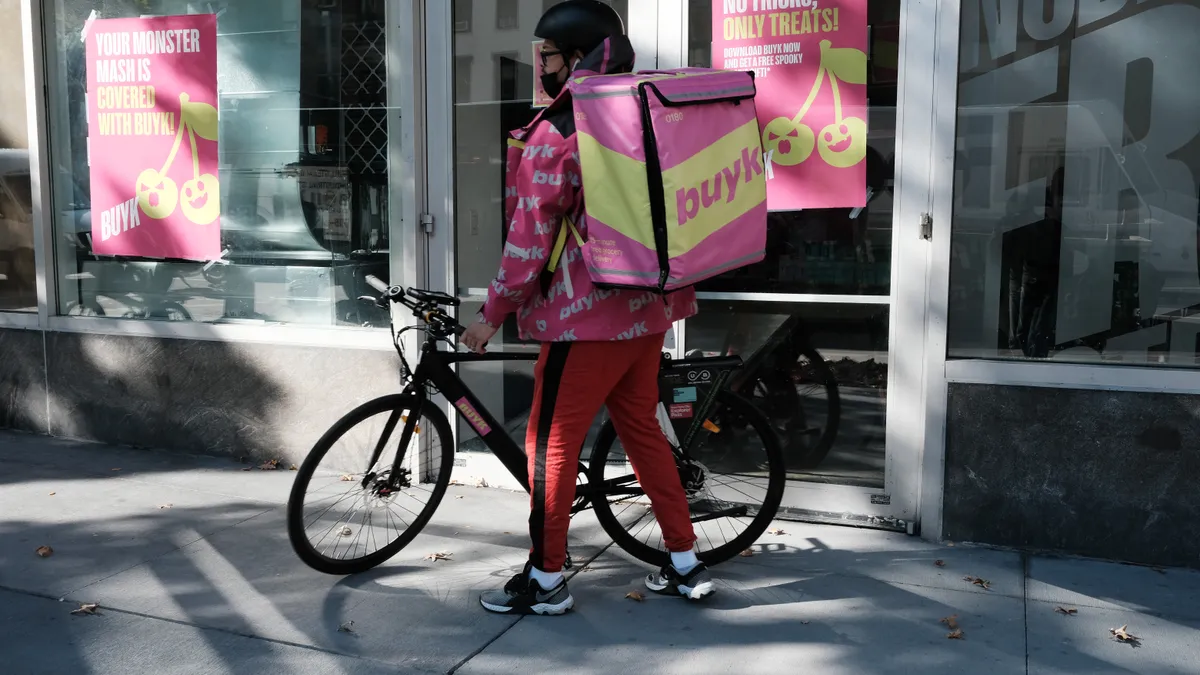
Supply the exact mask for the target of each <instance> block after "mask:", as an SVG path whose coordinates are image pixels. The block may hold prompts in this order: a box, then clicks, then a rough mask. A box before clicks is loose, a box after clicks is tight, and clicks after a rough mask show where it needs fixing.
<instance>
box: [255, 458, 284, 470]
mask: <svg viewBox="0 0 1200 675" xmlns="http://www.w3.org/2000/svg"><path fill="white" fill-rule="evenodd" d="M278 469H279V460H277V459H271V460H267V461H265V462H263V463H262V464H259V465H258V470H259V471H277V470H278Z"/></svg>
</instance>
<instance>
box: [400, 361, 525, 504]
mask: <svg viewBox="0 0 1200 675" xmlns="http://www.w3.org/2000/svg"><path fill="white" fill-rule="evenodd" d="M432 342H433V341H432V340H427V341H426V343H425V345H424V346H423V347H422V356H421V361H420V362H419V363H418V364H417V368H416V370H415V371H414V372H413V377H412V381H411V382H410V383H409V384H408V387H407V388H406V389H405V391H406V392H407V393H409V394H411V395H413V396H415V397H416V399H417V407H418V412H417V413H415V414H414V415H413V416H412V419H416V418H419V417H420V414H419V411H420V410H423V408H424V406H426V405H430V401H429V396H428V393H429V385H433V387H434V388H435V389H437V391H439V392H441V394H442V396H444V397H445V398H446V400H447V401H449V402H450V404H451V405H453V406H454V409H455V410H456V411H457V413H458V416H459V417H462V418H463V419H465V420H466V421H467V423H468V424H470V425H471V427H472V428H473V429H475V432H476V433H478V434H479V437H480V438H481V439H483V442H484V444H486V445H487V447H488V449H489V450H491V451H492V454H494V455H496V457H497V459H499V460H500V463H501V464H503V465H504V468H505V469H507V470H508V472H509V473H511V474H512V476H513V478H515V479H516V480H517V482H518V483H519V484H520V485H521V487H522V488H524V490H525V491H526V492H528V491H529V469H528V464H527V462H528V459H527V457H526V455H525V451H524V450H523V449H521V447H520V446H518V445H517V444H516V442H514V441H513V439H512V438H511V437H509V435H508V434H507V433H505V431H504V425H503V424H502V423H501V422H500V421H499V420H497V419H496V418H495V417H494V416H493V415H492V413H491V412H490V411H488V409H487V407H486V406H484V405H483V403H481V402H480V400H479V397H478V396H476V395H475V393H474V392H473V391H471V388H470V387H468V386H467V384H466V383H465V382H463V381H462V378H461V377H459V376H458V373H456V372H454V368H453V366H454V365H455V364H458V363H495V362H500V361H533V360H535V359H536V358H537V357H536V356H533V355H529V354H509V353H503V352H498V353H493V354H469V353H461V352H446V351H441V350H438V349H437V345H436V343H433V344H431V343H432ZM412 419H410V422H411V421H412ZM406 427H407V425H406ZM409 439H411V436H410V435H408V429H407V428H405V430H404V434H403V435H402V436H401V438H400V442H401V444H402V445H401V447H402V448H406V447H408V446H407V442H408V441H409ZM402 459H403V458H402V457H397V461H400V460H402Z"/></svg>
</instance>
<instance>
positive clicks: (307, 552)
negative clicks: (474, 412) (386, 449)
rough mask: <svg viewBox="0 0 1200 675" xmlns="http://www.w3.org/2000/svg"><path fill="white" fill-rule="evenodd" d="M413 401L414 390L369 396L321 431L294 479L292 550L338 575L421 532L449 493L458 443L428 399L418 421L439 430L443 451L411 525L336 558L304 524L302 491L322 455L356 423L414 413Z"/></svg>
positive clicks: (383, 556)
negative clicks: (374, 547) (375, 545)
mask: <svg viewBox="0 0 1200 675" xmlns="http://www.w3.org/2000/svg"><path fill="white" fill-rule="evenodd" d="M415 403H416V398H415V397H414V396H412V395H411V394H390V395H388V396H381V397H379V398H376V399H373V400H371V401H367V402H366V403H364V404H362V405H360V406H359V407H357V408H355V409H354V410H351V411H350V412H349V413H346V415H344V416H343V417H342V418H341V419H340V420H338V421H337V422H336V423H334V425H333V426H332V427H330V428H329V430H328V431H326V432H325V433H324V435H322V436H321V438H320V439H319V440H318V441H317V443H316V445H314V446H313V449H312V450H311V451H309V453H308V456H307V457H305V458H304V462H303V463H302V464H301V465H300V468H299V469H298V470H297V474H296V480H295V482H294V483H293V484H292V490H291V493H290V495H289V496H288V503H287V529H288V538H289V539H290V540H291V544H292V549H293V550H294V551H295V552H296V555H298V556H299V557H300V559H301V560H302V561H304V563H305V564H306V565H308V566H309V567H311V568H313V569H315V570H317V571H319V572H324V573H326V574H335V575H348V574H357V573H360V572H365V571H367V570H369V569H371V568H373V567H375V566H376V565H379V564H380V563H382V562H384V561H386V560H387V559H389V558H391V557H392V556H394V555H396V553H398V552H399V551H400V549H402V548H404V547H405V546H407V545H408V544H409V542H411V541H412V540H413V538H415V537H416V536H417V534H419V533H420V532H421V530H422V529H423V528H424V527H425V525H427V524H428V523H429V519H430V518H431V517H432V516H433V513H434V512H435V511H436V510H437V507H438V505H439V504H440V503H441V501H442V498H443V497H444V496H445V494H446V487H447V486H448V485H449V484H450V472H451V470H452V468H453V466H454V446H453V444H451V443H450V442H449V441H451V439H453V438H454V436H453V434H452V433H451V430H450V422H449V421H448V420H447V419H446V416H445V415H444V414H443V413H442V411H441V410H438V409H437V407H436V406H432V405H430V404H429V403H428V402H427V403H426V404H425V406H424V407H423V409H422V411H421V419H420V420H418V424H420V425H422V426H421V428H422V430H423V433H427V432H425V431H424V430H425V429H430V428H431V429H433V431H434V432H435V433H436V435H437V438H436V439H435V440H436V448H435V449H434V452H438V453H440V455H441V456H440V458H439V457H433V458H432V460H433V461H432V462H431V463H430V465H431V466H437V467H438V469H439V471H438V476H437V480H436V482H435V483H434V486H433V489H432V490H431V491H430V498H429V501H428V502H427V503H426V504H425V506H424V508H423V509H422V510H421V513H420V514H418V515H417V517H416V518H415V519H414V520H413V522H412V524H410V525H408V527H407V528H405V529H404V530H403V531H402V532H401V533H400V536H399V537H397V538H396V539H395V540H393V541H392V542H390V543H388V544H386V545H385V546H383V547H381V548H380V549H379V550H378V551H376V552H374V553H371V554H369V555H365V556H363V557H361V558H354V559H348V560H347V559H335V558H331V557H329V556H326V555H324V554H322V553H321V552H320V551H318V550H317V549H316V547H315V546H313V544H312V542H310V541H309V540H308V536H307V534H306V531H305V527H304V496H305V494H306V492H307V489H308V485H309V482H310V481H311V480H312V477H313V474H314V472H315V471H316V469H317V467H318V466H319V465H320V463H321V460H322V459H323V458H324V457H325V455H326V454H327V453H328V452H329V450H330V449H331V448H332V447H333V446H334V444H335V443H336V442H337V441H338V440H339V439H341V438H342V437H343V436H345V435H346V434H347V433H349V432H350V431H351V430H352V429H353V428H354V427H355V426H357V425H358V424H360V423H362V422H364V421H366V420H369V419H371V418H373V417H375V416H377V415H380V414H383V413H393V412H397V411H399V412H400V413H401V414H403V413H404V412H405V411H409V412H411V411H412V410H413V406H414V405H415ZM393 433H395V434H396V436H395V438H396V439H397V440H398V439H399V429H397V430H396V431H395V432H393Z"/></svg>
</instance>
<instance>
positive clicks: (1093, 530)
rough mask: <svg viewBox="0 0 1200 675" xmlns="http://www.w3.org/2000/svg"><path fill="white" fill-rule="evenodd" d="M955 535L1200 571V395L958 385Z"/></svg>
mask: <svg viewBox="0 0 1200 675" xmlns="http://www.w3.org/2000/svg"><path fill="white" fill-rule="evenodd" d="M948 406H949V410H948V415H947V429H946V487H945V501H944V516H943V518H944V519H943V534H944V536H945V537H946V538H947V539H951V540H960V541H974V542H980V543H987V544H996V545H1003V546H1014V547H1019V548H1029V549H1042V550H1052V551H1060V552H1064V553H1072V554H1079V555H1085V556H1095V557H1100V558H1108V559H1115V560H1123V561H1128V562H1138V563H1147V564H1154V565H1179V566H1190V567H1200V444H1198V443H1197V439H1200V396H1191V395H1186V396H1185V395H1168V394H1149V393H1138V392H1111V391H1086V390H1074V389H1045V388H1032V387H1007V386H993V385H964V384H951V385H950V387H949V401H948Z"/></svg>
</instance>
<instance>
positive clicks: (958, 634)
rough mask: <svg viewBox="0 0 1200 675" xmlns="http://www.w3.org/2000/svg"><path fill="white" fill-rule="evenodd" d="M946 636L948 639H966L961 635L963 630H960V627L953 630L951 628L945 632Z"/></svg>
mask: <svg viewBox="0 0 1200 675" xmlns="http://www.w3.org/2000/svg"><path fill="white" fill-rule="evenodd" d="M946 638H947V639H950V640H964V639H966V638H964V637H963V632H962V629H961V628H958V629H955V630H952V631H950V632H949V633H946Z"/></svg>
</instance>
